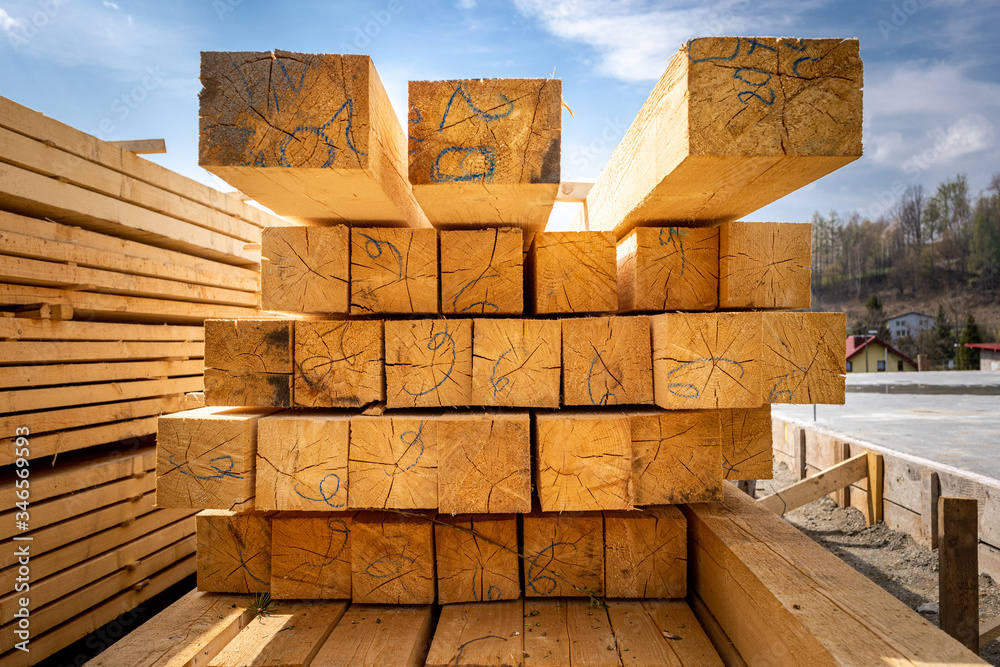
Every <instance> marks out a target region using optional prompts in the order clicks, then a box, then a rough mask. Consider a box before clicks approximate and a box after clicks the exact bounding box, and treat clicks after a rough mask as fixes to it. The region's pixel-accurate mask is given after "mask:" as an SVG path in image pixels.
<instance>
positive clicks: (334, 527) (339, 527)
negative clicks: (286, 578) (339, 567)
mask: <svg viewBox="0 0 1000 667" xmlns="http://www.w3.org/2000/svg"><path fill="white" fill-rule="evenodd" d="M327 526H329V527H330V531H331V532H333V533H339V534H341V535H343V540H342V541H341V542H340V546H339V547H338V549H337V553H335V554H333V555H332V556H330V557H329V558H327V560H325V561H323V562H322V563H306V562H303V563H302V565H305V566H306V567H319V568H323V567H326V566H327V565H333V563H334V562H335V561H336V560H337V559H338V558H340V554H342V553H344V549H346V548H347V538H348V537H349V536H350V534H351V531H350V530H349V529H348V527H347V524H346V523H344V520H343V519H330V521H329V522H327Z"/></svg>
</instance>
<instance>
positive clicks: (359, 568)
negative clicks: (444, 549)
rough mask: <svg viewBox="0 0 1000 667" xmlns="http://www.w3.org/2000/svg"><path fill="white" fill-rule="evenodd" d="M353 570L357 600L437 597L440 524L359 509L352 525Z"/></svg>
mask: <svg viewBox="0 0 1000 667" xmlns="http://www.w3.org/2000/svg"><path fill="white" fill-rule="evenodd" d="M432 516H433V515H432ZM351 572H352V577H351V596H352V598H353V599H354V601H355V602H361V603H371V604H430V603H432V602H434V597H435V595H434V593H435V588H436V587H435V584H436V581H435V579H436V577H435V574H434V524H432V523H431V522H430V521H428V520H427V519H424V518H419V517H407V516H401V515H399V514H392V513H388V512H359V513H358V514H356V515H355V517H354V523H353V527H352V530H351Z"/></svg>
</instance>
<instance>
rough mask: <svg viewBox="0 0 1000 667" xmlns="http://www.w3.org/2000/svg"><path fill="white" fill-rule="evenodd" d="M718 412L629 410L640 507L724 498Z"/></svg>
mask: <svg viewBox="0 0 1000 667" xmlns="http://www.w3.org/2000/svg"><path fill="white" fill-rule="evenodd" d="M719 413H720V411H718V410H670V411H663V410H643V411H636V412H629V413H628V418H629V424H630V432H631V438H632V484H633V486H634V488H635V503H636V504H637V505H673V504H677V503H685V502H702V501H708V500H721V499H722V454H721V446H720V444H719V440H720V435H721V434H720V425H719Z"/></svg>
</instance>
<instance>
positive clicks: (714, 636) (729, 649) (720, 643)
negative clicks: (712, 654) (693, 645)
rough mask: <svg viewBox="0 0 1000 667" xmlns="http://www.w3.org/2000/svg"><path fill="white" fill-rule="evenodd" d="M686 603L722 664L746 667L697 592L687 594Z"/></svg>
mask: <svg viewBox="0 0 1000 667" xmlns="http://www.w3.org/2000/svg"><path fill="white" fill-rule="evenodd" d="M688 602H689V604H690V605H691V611H692V613H694V615H695V618H697V619H698V625H700V626H701V627H702V629H703V630H704V631H705V635H706V636H707V637H708V639H709V641H711V642H712V646H714V647H715V650H716V651H718V653H719V657H720V658H721V659H722V664H724V665H725V666H726V667H748V665H747V663H746V660H744V659H743V656H741V655H740V652H739V651H738V650H736V646H735V645H734V644H733V640H731V639H730V638H729V636H728V635H727V634H726V631H725V630H723V629H722V626H721V625H719V621H717V620H716V618H715V616H713V615H712V612H711V611H709V609H708V606H707V605H706V604H705V601H704V600H702V599H701V596H700V595H698V593H697V591H689V592H688Z"/></svg>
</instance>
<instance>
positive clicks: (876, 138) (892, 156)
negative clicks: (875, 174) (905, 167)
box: [865, 132, 906, 164]
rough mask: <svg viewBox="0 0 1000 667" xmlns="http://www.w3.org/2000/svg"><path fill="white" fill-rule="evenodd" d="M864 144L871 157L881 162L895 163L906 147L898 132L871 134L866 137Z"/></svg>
mask: <svg viewBox="0 0 1000 667" xmlns="http://www.w3.org/2000/svg"><path fill="white" fill-rule="evenodd" d="M865 146H866V147H867V149H868V150H867V152H868V155H869V156H870V157H871V159H872V160H874V161H875V162H878V163H881V164H886V163H895V162H896V161H897V158H898V157H899V156H900V155H901V154H902V153H903V152H904V151H905V149H906V143H905V142H904V141H903V135H902V133H900V132H885V133H883V134H875V135H872V136H870V137H867V138H866V140H865Z"/></svg>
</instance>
